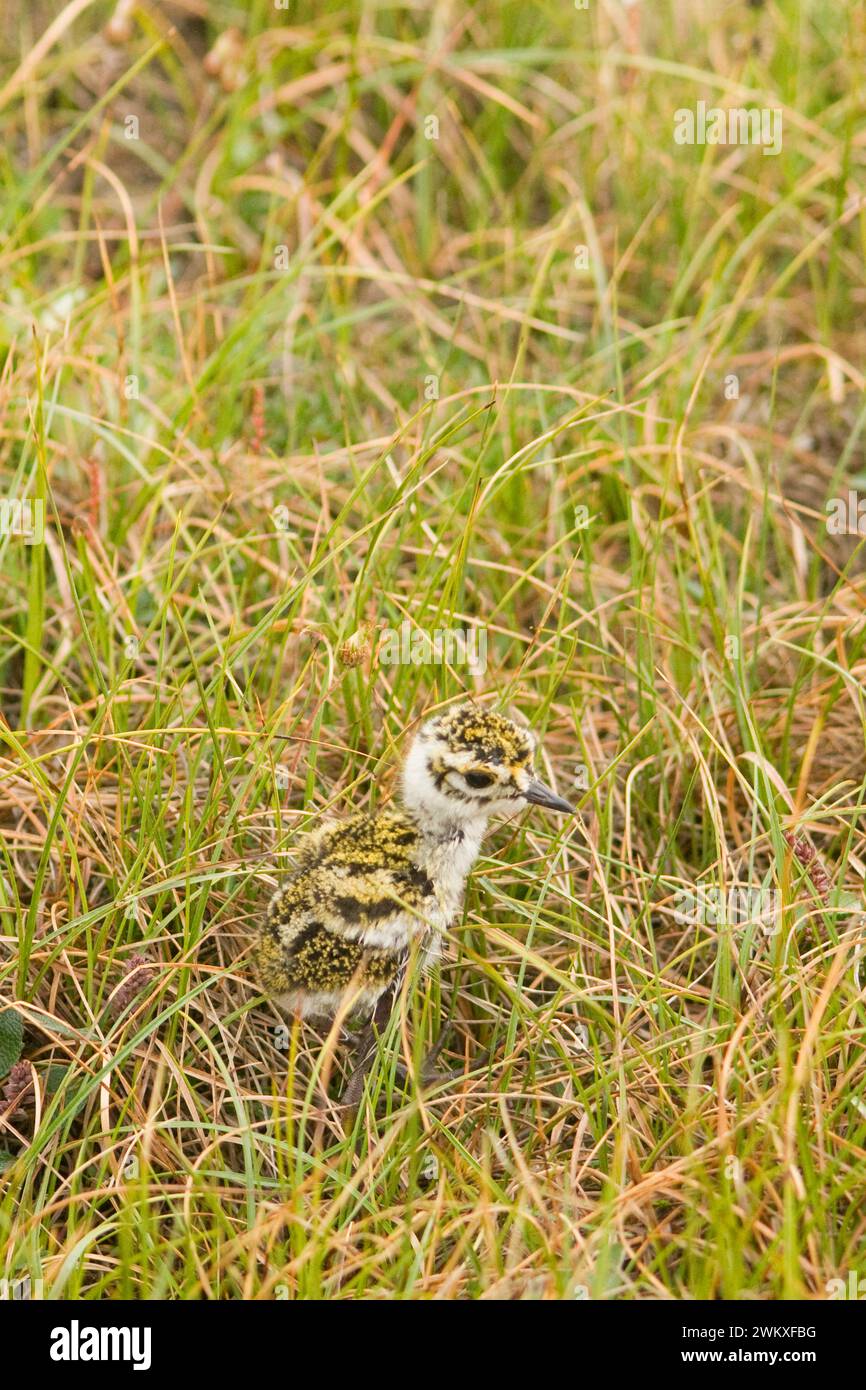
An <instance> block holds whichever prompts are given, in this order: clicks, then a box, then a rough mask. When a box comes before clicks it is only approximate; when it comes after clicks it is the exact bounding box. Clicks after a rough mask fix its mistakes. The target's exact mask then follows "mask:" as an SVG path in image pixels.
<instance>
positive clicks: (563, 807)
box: [523, 777, 574, 815]
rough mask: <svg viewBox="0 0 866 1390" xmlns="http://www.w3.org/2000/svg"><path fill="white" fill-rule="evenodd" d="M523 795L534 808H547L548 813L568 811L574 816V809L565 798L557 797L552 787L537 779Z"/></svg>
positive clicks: (533, 780) (534, 778)
mask: <svg viewBox="0 0 866 1390" xmlns="http://www.w3.org/2000/svg"><path fill="white" fill-rule="evenodd" d="M523 795H524V796H525V797H526V800H527V801H531V802H532V805H533V806H546V807H547V809H548V811H568V812H570V813H571V814H572V815H573V814H574V807H573V806H572V805H571V804H570V803H569V802H568V801H566V800H565V799H564V798H563V797H561V796H557V795H556V792H552V791H551V790H550V787H546V786H545V785H544V783H543V782H539V780H538V778H537V777H533V779H532V781H531V782H530V784H529V786H528V787H527V788H526V791H525V792H524V793H523Z"/></svg>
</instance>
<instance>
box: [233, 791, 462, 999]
mask: <svg viewBox="0 0 866 1390" xmlns="http://www.w3.org/2000/svg"><path fill="white" fill-rule="evenodd" d="M418 841H419V834H418V830H417V828H416V827H415V826H414V825H413V824H412V823H411V821H410V820H409V819H408V818H407V817H406V816H403V815H400V814H398V813H396V812H383V813H382V814H381V815H379V816H363V815H359V816H352V817H350V818H349V819H348V820H345V821H341V822H334V823H330V824H326V825H325V826H323V827H322V828H321V829H320V830H318V831H316V832H315V833H314V834H313V835H312V836H311V837H310V839H309V840H308V841H307V843H306V844H305V845H304V846H303V848H302V851H301V856H300V858H301V863H300V866H299V868H298V871H297V872H296V873H295V874H294V875H293V876H292V877H291V878H290V879H289V881H288V883H287V884H286V885H285V887H284V888H283V889H282V890H281V891H280V892H279V893H278V894H277V895H276V897H275V898H273V900H272V901H271V904H270V906H269V908H268V914H267V921H266V923H265V928H264V932H263V934H262V938H261V941H260V944H259V966H260V970H261V975H262V980H263V983H264V984H265V986H266V987H267V988H268V989H269V990H271V991H273V992H274V993H275V994H282V995H290V996H293V995H297V996H299V997H298V998H296V999H290V1000H288V1001H287V1002H291V1003H294V1004H296V1005H301V1006H303V1008H304V1011H305V1012H317V1011H318V1010H316V1009H315V1008H314V1007H312V1005H314V1004H321V1006H322V1008H323V1009H325V1010H327V1007H328V1005H329V1004H330V1003H331V1002H332V1001H331V1000H329V999H327V998H325V996H332V995H335V994H336V995H339V994H341V993H342V992H344V991H345V990H347V989H349V988H350V987H352V986H354V987H355V988H357V991H358V995H359V1002H360V1003H361V1004H364V1003H369V1002H370V999H369V996H370V995H371V994H374V995H378V994H379V993H381V991H382V989H383V987H385V986H387V985H390V984H392V983H393V982H394V981H395V979H396V977H397V976H398V974H399V973H400V971H401V970H402V968H403V966H404V963H405V959H406V954H407V951H408V944H409V940H410V939H411V937H412V935H423V934H424V933H425V932H426V930H427V928H428V926H429V921H428V917H429V914H430V913H431V912H432V911H435V908H436V890H435V887H434V885H433V883H432V882H431V881H430V879H429V877H428V876H427V874H426V873H425V872H424V871H423V869H421V868H420V867H419V864H418V862H417V852H418ZM413 917H414V919H415V923H416V929H415V931H414V933H413V931H412V928H411V925H410V923H411V919H412V918H413ZM407 919H408V920H407ZM301 996H304V997H301Z"/></svg>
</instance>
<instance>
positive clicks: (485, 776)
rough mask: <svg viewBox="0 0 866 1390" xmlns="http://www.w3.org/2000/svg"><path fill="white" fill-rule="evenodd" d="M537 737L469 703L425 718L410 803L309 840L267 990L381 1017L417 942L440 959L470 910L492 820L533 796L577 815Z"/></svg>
mask: <svg viewBox="0 0 866 1390" xmlns="http://www.w3.org/2000/svg"><path fill="white" fill-rule="evenodd" d="M534 752H535V739H534V736H533V735H532V734H531V733H530V731H529V730H528V729H524V728H521V727H520V726H519V725H517V724H515V723H513V721H512V720H510V719H506V718H505V717H504V716H503V715H499V714H496V713H494V712H492V711H489V710H484V709H482V708H480V707H477V706H475V705H471V704H464V705H459V706H457V707H456V708H452V709H450V710H446V711H444V712H443V713H442V714H440V715H437V716H435V717H434V718H433V719H430V720H428V721H427V723H425V724H424V725H423V727H422V729H421V730H420V732H419V734H418V735H417V737H416V739H415V740H414V742H413V744H412V748H411V750H410V753H409V757H408V759H407V762H406V767H405V770H404V774H403V808H402V809H401V810H396V811H393V810H392V811H384V812H382V813H380V814H379V815H377V816H364V815H358V816H351V817H350V818H349V819H347V820H345V821H342V822H329V823H327V824H325V825H324V826H322V827H321V828H320V829H319V830H317V831H316V832H314V833H313V834H312V835H311V836H310V837H309V838H308V839H307V840H306V841H305V842H304V843H303V845H302V846H301V848H300V851H299V854H298V860H297V869H296V871H295V872H294V873H293V874H292V875H291V877H290V878H289V880H288V882H287V883H286V884H285V885H284V887H283V888H282V889H281V890H280V891H279V892H278V893H277V895H276V896H275V898H274V899H273V901H272V902H271V904H270V907H269V909H268V913H267V917H266V920H265V921H264V923H263V924H262V929H261V933H260V938H259V942H258V950H257V956H258V964H259V971H260V974H261V978H262V983H263V984H264V986H265V988H266V989H267V991H268V992H269V993H271V994H273V995H275V996H276V997H277V998H278V999H279V1000H280V1002H282V1003H283V1004H284V1005H285V1006H286V1007H289V1008H291V1009H293V1010H294V1011H296V1012H298V1013H301V1014H325V1015H327V1014H333V1013H334V1012H336V1011H337V1009H338V1008H339V1007H340V1006H341V1005H342V1004H344V1003H345V1004H346V1005H347V1007H348V1008H349V1009H351V1010H358V1011H361V1012H367V1013H369V1012H371V1011H372V1009H373V1007H374V1006H375V1005H376V1002H377V1000H379V999H380V998H381V996H383V994H385V992H386V991H389V990H390V991H391V992H394V991H395V990H396V988H397V986H398V984H399V981H400V980H401V978H402V975H403V972H404V970H405V967H406V961H407V959H408V956H409V953H410V951H411V949H412V946H413V943H417V944H418V946H419V948H420V950H421V952H422V954H424V955H425V956H427V957H428V958H429V957H435V955H436V954H437V950H438V943H439V941H440V939H441V935H442V933H443V932H444V931H445V930H446V929H447V927H448V926H449V925H450V923H451V922H452V921H453V920H454V918H455V917H456V915H457V913H458V912H459V910H460V905H461V902H462V897H463V889H464V885H465V881H466V876H467V874H468V872H469V870H470V868H471V866H472V864H473V863H474V861H475V858H476V856H477V854H478V850H479V847H480V843H481V837H482V835H483V833H484V830H485V828H486V826H487V821H488V819H489V818H490V816H491V815H495V814H501V813H503V812H506V813H507V812H508V811H512V812H513V811H516V810H519V809H521V808H522V807H523V806H525V805H526V804H527V802H535V803H536V804H540V805H546V806H549V807H552V808H553V809H558V810H570V807H569V806H568V803H567V802H565V801H562V799H561V798H559V797H557V796H555V795H554V793H553V792H551V791H550V790H549V789H548V788H546V787H545V786H544V785H543V784H542V783H540V782H538V781H536V780H535V779H534V778H533V776H532V774H531V762H532V757H533V754H534Z"/></svg>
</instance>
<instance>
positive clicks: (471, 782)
mask: <svg viewBox="0 0 866 1390" xmlns="http://www.w3.org/2000/svg"><path fill="white" fill-rule="evenodd" d="M464 777H465V781H466V785H467V787H489V786H490V783H491V782H492V781H493V778H492V777H491V776H490V775H489V774H488V773H486V772H467V773H465V774H464Z"/></svg>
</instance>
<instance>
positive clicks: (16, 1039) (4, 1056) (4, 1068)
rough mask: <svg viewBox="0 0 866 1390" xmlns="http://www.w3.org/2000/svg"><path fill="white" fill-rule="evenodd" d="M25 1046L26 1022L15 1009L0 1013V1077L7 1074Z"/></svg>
mask: <svg viewBox="0 0 866 1390" xmlns="http://www.w3.org/2000/svg"><path fill="white" fill-rule="evenodd" d="M23 1046H24V1022H23V1020H22V1018H21V1015H20V1014H19V1013H16V1011H15V1010H14V1009H4V1011H3V1013H2V1014H0V1077H4V1076H6V1075H7V1074H8V1073H9V1072H10V1071H11V1070H12V1068H13V1067H14V1065H15V1063H16V1062H17V1061H18V1058H19V1057H20V1056H21V1049H22V1047H23Z"/></svg>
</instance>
